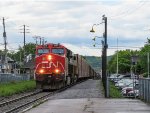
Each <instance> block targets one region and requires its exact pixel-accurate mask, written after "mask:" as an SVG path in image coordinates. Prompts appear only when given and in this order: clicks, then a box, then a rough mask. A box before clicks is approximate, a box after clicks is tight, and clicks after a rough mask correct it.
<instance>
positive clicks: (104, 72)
mask: <svg viewBox="0 0 150 113" xmlns="http://www.w3.org/2000/svg"><path fill="white" fill-rule="evenodd" d="M102 21H103V22H101V23H99V24H93V26H92V29H91V30H90V32H92V33H94V32H95V31H94V26H98V25H100V24H102V23H104V24H105V32H104V34H103V37H104V41H103V44H102V45H103V49H102V81H103V85H104V89H105V97H108V87H107V86H108V85H107V48H108V45H107V17H105V15H103V16H102ZM93 40H94V41H95V38H94V39H93Z"/></svg>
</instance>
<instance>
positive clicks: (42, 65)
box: [34, 43, 96, 89]
mask: <svg viewBox="0 0 150 113" xmlns="http://www.w3.org/2000/svg"><path fill="white" fill-rule="evenodd" d="M34 75H35V80H36V86H37V88H40V89H60V88H61V87H64V86H65V85H70V84H71V83H75V82H77V80H80V79H85V78H92V77H94V76H95V75H96V72H95V71H94V70H93V69H92V67H91V66H90V65H89V64H88V63H87V62H86V60H85V59H84V58H83V57H82V56H81V55H79V54H73V52H72V51H71V50H69V49H68V48H66V47H65V46H63V45H61V44H52V43H49V44H45V45H38V46H37V47H36V58H35V71H34Z"/></svg>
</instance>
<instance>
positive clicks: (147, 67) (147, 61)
mask: <svg viewBox="0 0 150 113" xmlns="http://www.w3.org/2000/svg"><path fill="white" fill-rule="evenodd" d="M147 68H148V69H147V71H148V72H147V73H148V78H149V52H148V53H147Z"/></svg>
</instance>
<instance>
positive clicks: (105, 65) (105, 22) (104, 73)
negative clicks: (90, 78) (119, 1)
mask: <svg viewBox="0 0 150 113" xmlns="http://www.w3.org/2000/svg"><path fill="white" fill-rule="evenodd" d="M102 17H103V18H102V20H103V21H104V24H105V32H104V48H103V52H102V54H103V59H102V60H103V70H102V77H103V85H104V88H105V97H107V96H108V95H107V94H108V93H107V48H108V45H107V17H105V15H103V16H102Z"/></svg>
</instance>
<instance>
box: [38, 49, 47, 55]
mask: <svg viewBox="0 0 150 113" xmlns="http://www.w3.org/2000/svg"><path fill="white" fill-rule="evenodd" d="M46 53H49V49H48V48H44V49H43V48H41V49H38V55H42V54H46Z"/></svg>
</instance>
